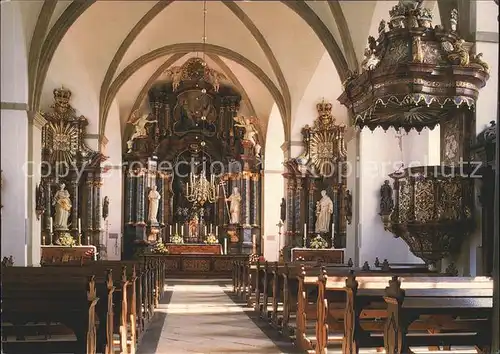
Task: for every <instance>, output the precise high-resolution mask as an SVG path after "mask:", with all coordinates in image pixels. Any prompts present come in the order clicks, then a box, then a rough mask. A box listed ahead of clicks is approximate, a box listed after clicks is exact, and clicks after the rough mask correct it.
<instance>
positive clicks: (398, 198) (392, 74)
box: [339, 0, 489, 265]
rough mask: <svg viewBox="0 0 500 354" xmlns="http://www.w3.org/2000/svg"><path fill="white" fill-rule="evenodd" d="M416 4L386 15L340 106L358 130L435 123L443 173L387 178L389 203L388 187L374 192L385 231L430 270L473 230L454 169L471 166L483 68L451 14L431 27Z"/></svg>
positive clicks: (417, 171)
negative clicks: (349, 113) (473, 126)
mask: <svg viewBox="0 0 500 354" xmlns="http://www.w3.org/2000/svg"><path fill="white" fill-rule="evenodd" d="M422 3H423V1H421V0H400V1H399V3H398V4H397V5H395V6H394V7H393V8H392V9H391V11H390V12H389V15H390V18H389V21H388V22H387V24H386V22H385V21H381V22H380V25H379V28H378V38H377V39H375V38H374V37H369V38H368V46H367V49H366V51H365V59H364V60H363V63H362V71H361V73H350V74H349V75H347V76H348V78H347V80H346V81H345V82H344V92H343V94H342V95H341V96H340V97H339V101H340V102H341V103H342V104H343V105H345V106H346V107H347V108H348V109H350V110H351V111H352V114H353V117H354V124H355V125H356V126H358V127H360V128H364V127H368V128H369V129H370V130H374V129H376V128H377V127H381V128H383V129H384V130H387V129H388V128H390V127H392V128H394V129H395V130H397V131H399V130H400V129H404V130H405V131H410V130H412V129H415V130H417V131H421V130H422V129H424V128H430V129H432V128H434V126H436V125H437V124H440V128H441V129H440V130H441V147H442V156H441V161H442V162H443V163H444V164H445V166H419V167H411V168H405V169H403V168H401V169H399V170H398V171H396V172H394V173H392V174H390V177H391V178H392V179H393V180H394V190H393V192H394V199H393V196H392V188H391V186H390V184H389V181H386V182H385V183H384V185H383V186H382V188H381V190H380V194H381V196H380V197H381V204H380V216H381V218H382V221H383V223H384V227H385V228H386V229H387V230H389V231H390V232H392V233H393V234H394V235H395V236H396V237H401V238H402V239H403V240H404V241H405V242H406V243H407V244H408V245H409V247H410V250H411V251H412V252H413V253H414V254H415V255H416V256H417V257H420V258H422V259H423V260H424V261H426V262H427V263H428V264H429V265H433V264H435V263H436V262H437V261H439V260H440V259H442V258H444V257H447V256H448V255H450V254H452V253H454V252H455V251H457V250H459V249H460V244H461V242H462V240H463V239H464V238H465V237H466V236H467V235H468V234H469V233H470V232H471V230H472V227H473V215H472V210H473V198H472V193H473V182H472V181H471V180H470V179H468V178H467V177H466V176H463V172H464V171H461V170H460V167H459V166H460V163H461V162H460V161H468V160H470V146H469V144H470V142H469V141H470V140H471V137H470V131H471V130H472V129H471V124H473V122H474V116H473V114H472V113H471V112H472V109H473V108H474V107H475V104H476V100H477V98H478V95H479V90H480V89H481V88H482V87H483V86H485V84H486V81H487V80H488V78H489V66H488V64H486V63H485V62H484V61H483V60H482V54H481V53H479V54H477V55H476V54H474V53H472V52H471V48H472V45H471V44H469V43H466V42H465V41H464V40H463V39H462V38H460V37H459V35H458V33H457V28H458V17H459V16H458V11H457V10H452V11H451V13H450V18H449V22H448V23H446V24H445V28H443V27H442V26H435V27H432V13H431V11H430V10H429V9H425V8H423V7H422ZM387 27H388V29H387Z"/></svg>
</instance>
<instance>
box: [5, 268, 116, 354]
mask: <svg viewBox="0 0 500 354" xmlns="http://www.w3.org/2000/svg"><path fill="white" fill-rule="evenodd" d="M94 272H95V273H94ZM90 275H92V276H94V280H95V282H96V285H95V288H96V292H97V296H98V297H99V298H100V299H101V301H100V302H99V304H98V305H97V306H96V315H97V317H98V318H99V323H100V326H99V328H98V332H97V349H98V350H99V351H100V352H102V351H104V352H105V353H112V349H113V333H117V334H118V333H119V329H118V325H116V324H115V317H116V318H117V319H120V318H121V319H122V321H123V315H120V312H123V311H122V310H121V309H122V306H121V305H120V304H119V303H118V304H117V301H116V298H117V297H118V296H121V295H120V285H119V283H120V280H119V276H120V274H119V273H118V277H116V279H115V281H113V270H112V269H100V270H97V269H83V271H82V269H78V268H76V269H75V268H71V267H70V268H40V267H10V268H8V269H5V270H4V271H3V272H2V277H3V279H5V280H6V281H8V282H10V283H16V282H17V281H19V279H22V281H24V282H30V283H38V282H42V283H43V282H60V281H62V280H63V281H64V280H72V279H75V278H76V279H85V278H87V277H88V276H90ZM121 281H122V283H123V275H122V280H121ZM115 285H116V287H115ZM114 305H118V306H114ZM115 311H116V312H117V313H115Z"/></svg>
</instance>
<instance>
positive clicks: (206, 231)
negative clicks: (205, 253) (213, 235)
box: [205, 225, 208, 236]
mask: <svg viewBox="0 0 500 354" xmlns="http://www.w3.org/2000/svg"><path fill="white" fill-rule="evenodd" d="M206 235H208V234H207V225H205V236H206Z"/></svg>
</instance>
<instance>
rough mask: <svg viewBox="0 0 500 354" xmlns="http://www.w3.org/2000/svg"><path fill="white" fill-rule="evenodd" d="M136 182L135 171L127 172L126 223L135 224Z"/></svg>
mask: <svg viewBox="0 0 500 354" xmlns="http://www.w3.org/2000/svg"><path fill="white" fill-rule="evenodd" d="M135 182H136V178H135V175H134V172H133V171H126V172H125V203H124V204H125V224H133V223H134V222H135V217H134V215H135V214H134V200H135V192H134V191H135V188H136V186H135Z"/></svg>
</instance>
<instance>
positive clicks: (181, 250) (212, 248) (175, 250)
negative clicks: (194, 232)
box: [166, 244, 222, 254]
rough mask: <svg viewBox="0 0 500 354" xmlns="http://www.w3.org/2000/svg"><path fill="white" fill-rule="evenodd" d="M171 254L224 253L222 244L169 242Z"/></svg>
mask: <svg viewBox="0 0 500 354" xmlns="http://www.w3.org/2000/svg"><path fill="white" fill-rule="evenodd" d="M166 247H167V249H168V252H169V253H170V254H222V245H220V244H216V245H205V244H184V245H177V244H167V245H166Z"/></svg>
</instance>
